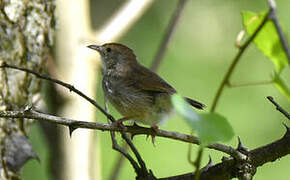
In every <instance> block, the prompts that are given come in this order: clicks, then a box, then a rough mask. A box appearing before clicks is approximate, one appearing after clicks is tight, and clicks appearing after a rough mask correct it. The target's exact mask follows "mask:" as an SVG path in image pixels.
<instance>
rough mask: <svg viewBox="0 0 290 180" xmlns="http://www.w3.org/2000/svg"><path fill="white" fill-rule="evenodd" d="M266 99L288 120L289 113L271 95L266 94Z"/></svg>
mask: <svg viewBox="0 0 290 180" xmlns="http://www.w3.org/2000/svg"><path fill="white" fill-rule="evenodd" d="M267 99H268V100H269V101H270V102H271V103H273V104H274V106H276V109H277V110H278V111H280V112H281V113H282V114H283V115H284V116H285V117H286V118H287V119H288V120H290V114H289V113H288V112H287V111H285V110H284V109H283V108H282V107H281V106H280V105H279V104H278V103H276V101H275V100H274V98H273V97H272V96H267Z"/></svg>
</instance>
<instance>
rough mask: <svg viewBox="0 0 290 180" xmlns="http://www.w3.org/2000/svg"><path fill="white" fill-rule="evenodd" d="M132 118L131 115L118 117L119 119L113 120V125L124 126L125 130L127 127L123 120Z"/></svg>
mask: <svg viewBox="0 0 290 180" xmlns="http://www.w3.org/2000/svg"><path fill="white" fill-rule="evenodd" d="M130 119H131V118H130V117H122V118H120V119H118V120H117V121H115V122H113V125H114V126H117V127H120V128H122V130H123V131H125V130H126V129H127V128H126V126H124V124H123V122H124V121H128V120H130Z"/></svg>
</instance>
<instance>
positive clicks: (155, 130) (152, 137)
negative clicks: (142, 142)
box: [147, 125, 159, 146]
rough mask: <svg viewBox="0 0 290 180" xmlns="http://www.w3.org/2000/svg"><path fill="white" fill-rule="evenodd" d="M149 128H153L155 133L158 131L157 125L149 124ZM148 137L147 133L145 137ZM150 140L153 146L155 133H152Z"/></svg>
mask: <svg viewBox="0 0 290 180" xmlns="http://www.w3.org/2000/svg"><path fill="white" fill-rule="evenodd" d="M151 129H153V131H154V132H155V133H158V131H159V127H158V126H157V125H153V126H151ZM148 137H149V135H147V139H148ZM151 140H152V144H153V145H154V146H155V135H154V134H152V135H151Z"/></svg>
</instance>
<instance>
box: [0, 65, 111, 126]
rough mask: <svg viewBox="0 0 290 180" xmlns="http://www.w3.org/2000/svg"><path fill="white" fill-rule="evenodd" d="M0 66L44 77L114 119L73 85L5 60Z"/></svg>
mask: <svg viewBox="0 0 290 180" xmlns="http://www.w3.org/2000/svg"><path fill="white" fill-rule="evenodd" d="M0 68H11V69H16V70H20V71H24V72H28V73H30V74H33V75H35V76H36V77H38V78H40V79H44V80H47V81H49V82H53V83H56V84H59V85H61V86H63V87H65V88H67V89H69V90H70V91H72V92H74V93H76V94H78V95H79V96H81V97H82V98H84V99H86V100H87V101H89V102H90V103H91V104H93V105H94V106H95V107H96V108H98V109H99V110H100V111H101V112H102V113H103V114H104V115H105V116H107V118H109V119H110V120H111V121H115V119H114V117H113V116H112V115H110V114H108V113H107V112H106V111H105V109H103V108H102V107H101V106H100V105H99V104H98V103H97V102H96V101H94V100H93V99H91V98H89V97H88V96H86V95H85V94H84V93H82V92H81V91H79V90H78V89H76V88H75V87H74V86H72V85H70V84H68V83H65V82H63V81H60V80H58V79H54V78H51V77H49V76H46V75H42V74H40V73H37V72H35V71H33V70H31V69H27V68H23V67H17V66H13V65H9V64H7V63H5V62H1V64H0Z"/></svg>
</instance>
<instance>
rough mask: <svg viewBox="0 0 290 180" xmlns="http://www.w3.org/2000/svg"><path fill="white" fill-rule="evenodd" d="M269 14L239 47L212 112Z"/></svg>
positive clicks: (214, 102) (215, 99) (219, 90)
mask: <svg viewBox="0 0 290 180" xmlns="http://www.w3.org/2000/svg"><path fill="white" fill-rule="evenodd" d="M268 15H269V12H268V13H267V15H266V16H265V17H264V19H263V21H262V22H261V24H260V25H259V26H258V28H257V29H256V30H255V32H254V33H253V34H252V35H251V36H250V37H249V38H248V39H247V40H246V42H245V43H244V44H243V45H242V46H241V47H240V48H239V52H238V53H237V55H236V56H235V58H234V60H233V62H232V64H231V65H230V67H229V69H228V71H227V73H226V74H225V76H224V78H223V81H222V83H221V84H220V86H219V88H218V91H217V93H216V95H215V98H214V100H213V104H212V107H211V109H210V111H211V112H214V111H215V108H216V105H217V103H218V101H219V99H220V96H221V94H222V91H223V89H224V87H225V86H226V84H227V82H228V81H229V79H230V77H231V75H232V73H233V71H234V69H235V67H236V65H237V63H238V62H239V60H240V58H241V56H242V55H243V53H244V52H245V50H246V49H247V47H248V46H249V44H250V43H251V42H252V41H253V40H254V38H255V37H256V36H257V34H258V33H259V32H260V30H261V29H262V28H263V26H264V25H265V24H266V22H267V20H268Z"/></svg>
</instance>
